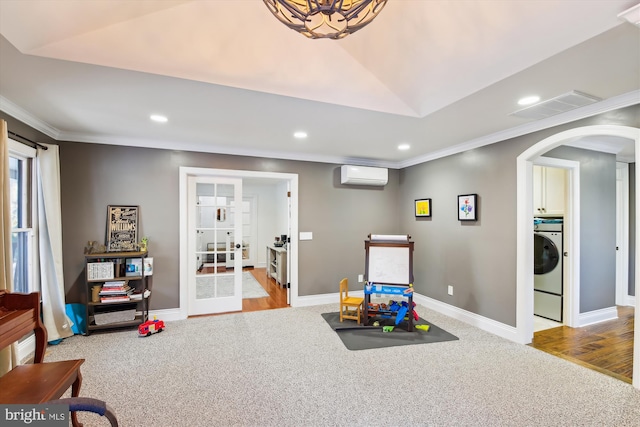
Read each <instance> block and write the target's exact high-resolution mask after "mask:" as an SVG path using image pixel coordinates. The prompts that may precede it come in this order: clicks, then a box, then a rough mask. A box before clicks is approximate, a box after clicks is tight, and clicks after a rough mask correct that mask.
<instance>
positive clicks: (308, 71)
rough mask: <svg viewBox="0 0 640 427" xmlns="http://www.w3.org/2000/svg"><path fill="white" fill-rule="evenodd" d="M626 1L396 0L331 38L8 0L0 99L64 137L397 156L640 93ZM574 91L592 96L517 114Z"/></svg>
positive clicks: (637, 51)
mask: <svg viewBox="0 0 640 427" xmlns="http://www.w3.org/2000/svg"><path fill="white" fill-rule="evenodd" d="M636 3H637V1H628V0H602V1H600V0H587V1H553V2H552V1H536V0H521V1H503V0H480V1H465V0H458V1H440V0H431V1H423V0H389V2H388V3H387V5H386V6H385V8H384V9H383V10H382V12H381V13H380V15H379V16H378V17H377V18H376V19H375V20H374V21H373V22H372V23H371V24H370V25H369V26H367V27H365V28H364V29H362V30H360V31H359V32H357V33H355V34H352V35H350V36H348V37H346V38H345V39H342V40H339V41H335V40H310V39H307V38H305V37H303V36H301V35H299V34H297V33H295V32H294V31H292V30H289V29H288V28H286V27H285V26H284V25H282V24H281V23H280V22H279V21H278V20H276V18H275V17H274V16H273V15H271V13H270V12H269V10H268V9H267V7H266V6H265V5H264V4H263V3H262V2H261V1H257V0H256V1H237V0H211V1H207V0H195V1H190V0H175V1H171V0H166V1H150V0H149V1H147V0H137V1H130V0H100V1H97V0H85V1H82V2H78V1H75V0H56V1H49V0H30V1H18V0H16V1H14V0H2V1H0V34H1V35H2V37H0V109H2V110H3V111H5V112H6V113H8V114H10V115H12V116H14V117H16V118H19V119H21V120H23V121H25V122H27V124H30V125H31V126H33V127H35V128H36V129H38V130H40V131H43V132H44V133H46V134H47V135H49V136H51V137H53V138H56V139H58V140H67V141H80V142H89V143H91V142H95V143H107V144H120V145H134V146H152V147H159V148H170V149H177V150H180V149H184V150H197V151H209V152H220V153H232V154H242V155H256V156H264V157H279V158H290V159H300V160H318V161H328V162H335V163H360V164H372V165H381V166H388V167H402V166H407V165H410V164H415V163H418V162H421V161H424V160H428V159H430V158H435V157H438V156H441V155H444V154H447V153H452V152H456V151H461V150H463V149H466V148H472V147H475V146H481V145H485V144H489V143H493V142H497V141H499V140H503V139H505V138H508V137H512V136H517V135H521V134H524V133H528V132H531V131H534V130H537V129H541V128H545V127H549V126H552V125H554V124H558V123H564V122H566V121H568V120H571V119H575V118H580V117H585V116H588V115H590V114H596V113H598V112H603V111H608V110H611V109H613V108H619V107H623V106H627V105H632V104H635V103H638V102H640V95H639V93H640V92H639V91H640V77H639V76H640V28H638V27H636V26H634V25H632V24H630V23H628V22H626V21H624V20H623V19H621V18H620V17H618V14H619V13H621V12H623V11H625V10H627V9H629V8H630V7H632V6H634V5H635V4H636ZM573 90H576V91H580V92H584V93H586V94H589V95H592V96H594V97H597V98H599V99H601V100H602V101H600V102H597V103H595V104H592V105H590V106H587V107H582V108H579V109H576V110H573V111H569V112H567V113H563V114H560V115H557V116H552V117H550V118H547V119H542V120H537V121H536V120H532V119H525V118H519V117H514V116H510V115H509V114H510V113H512V112H514V111H516V110H518V109H520V108H522V107H520V106H518V105H517V101H518V99H519V98H521V97H523V96H526V95H531V94H536V95H539V96H540V97H541V98H542V100H546V99H550V98H554V97H556V96H559V95H561V94H564V93H567V92H570V91H573ZM150 114H162V115H164V116H166V117H168V121H167V122H166V123H155V122H152V121H150V120H149V115H150ZM295 131H305V132H306V133H307V134H308V137H307V138H306V139H303V140H298V139H295V138H294V137H293V133H294V132H295ZM401 143H406V144H409V145H410V146H411V148H410V149H409V150H405V151H401V150H398V148H397V147H398V145H399V144H401Z"/></svg>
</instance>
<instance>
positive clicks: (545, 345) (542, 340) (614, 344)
mask: <svg viewBox="0 0 640 427" xmlns="http://www.w3.org/2000/svg"><path fill="white" fill-rule="evenodd" d="M633 314H634V308H633V307H618V319H616V320H611V321H608V322H602V323H598V324H595V325H591V326H585V327H583V328H570V327H568V326H560V327H557V328H552V329H547V330H544V331H540V332H536V333H534V335H533V342H532V343H531V344H530V346H532V347H534V348H537V349H538V350H542V351H545V352H547V353H550V354H553V355H555V356H558V357H561V358H563V359H566V360H569V361H571V362H574V363H577V364H579V365H582V366H584V367H587V368H590V369H594V370H596V371H599V372H602V373H603V374H606V375H609V376H612V377H615V378H618V379H619V380H621V381H625V382H628V383H631V379H632V375H633V329H634V325H633V322H634V316H633Z"/></svg>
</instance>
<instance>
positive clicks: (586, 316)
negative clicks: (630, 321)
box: [577, 306, 618, 327]
mask: <svg viewBox="0 0 640 427" xmlns="http://www.w3.org/2000/svg"><path fill="white" fill-rule="evenodd" d="M617 318H618V309H617V308H616V307H615V306H613V307H607V308H601V309H600V310H593V311H588V312H586V313H580V314H579V315H578V326H577V327H582V326H587V325H593V324H594V323H600V322H606V321H607V320H615V319H617Z"/></svg>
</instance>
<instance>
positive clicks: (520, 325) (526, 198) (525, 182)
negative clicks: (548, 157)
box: [516, 125, 640, 389]
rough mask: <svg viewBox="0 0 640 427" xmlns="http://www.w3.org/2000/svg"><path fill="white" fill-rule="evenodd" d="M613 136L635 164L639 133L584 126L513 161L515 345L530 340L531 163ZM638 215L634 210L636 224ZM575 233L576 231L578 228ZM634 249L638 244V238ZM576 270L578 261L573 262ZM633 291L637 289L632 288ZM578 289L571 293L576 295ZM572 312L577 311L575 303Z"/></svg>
mask: <svg viewBox="0 0 640 427" xmlns="http://www.w3.org/2000/svg"><path fill="white" fill-rule="evenodd" d="M594 135H596V136H616V137H621V138H627V139H630V140H633V141H635V161H636V164H638V159H639V158H640V129H637V128H632V127H627V126H611V125H600V126H585V127H580V128H575V129H571V130H568V131H564V132H560V133H558V134H556V135H553V136H550V137H548V138H546V139H544V140H542V141H540V142H538V143H537V144H535V145H533V146H532V147H530V148H529V149H527V150H526V151H525V152H523V153H522V154H521V155H520V156H518V158H517V160H516V168H517V172H516V176H517V232H516V234H517V248H518V254H517V267H516V271H517V273H516V329H517V334H518V338H519V341H521V342H522V343H523V344H527V343H530V342H531V339H532V337H533V274H532V272H533V224H532V221H531V220H530V219H531V214H530V213H531V212H532V211H533V206H532V200H533V194H532V191H533V161H534V160H535V159H536V158H537V157H539V156H540V155H542V154H544V153H546V152H547V151H549V150H551V149H553V148H555V147H558V146H560V145H563V144H565V143H567V142H569V141H573V140H575V139H577V138H582V137H586V136H594ZM639 182H640V179H639V177H638V175H637V174H636V200H637V197H638V192H639V190H638V183H639ZM639 219H640V214H639V212H638V210H636V218H635V220H636V223H638V221H639ZM578 229H579V228H578ZM573 234H574V236H573V241H574V242H575V243H576V246H577V244H578V243H579V236H578V233H577V230H575V231H574V233H573ZM635 238H636V247H638V244H639V243H640V238H639V237H638V235H636V236H635ZM638 260H640V254H639V253H638V251H637V250H636V254H635V263H636V265H638ZM576 264H577V265H576V266H574V268H575V269H576V270H578V269H579V259H578V260H576ZM635 282H636V283H640V272H639V271H638V269H636V277H635ZM576 286H579V283H577V284H576ZM636 289H637V288H636ZM578 292H579V288H576V290H575V293H576V294H578ZM574 303H575V304H576V310H579V306H578V305H577V304H578V302H577V301H575V302H574ZM639 310H640V298H636V307H635V314H636V315H635V336H634V359H633V365H634V366H633V386H634V387H636V388H639V389H640V316H638V313H639Z"/></svg>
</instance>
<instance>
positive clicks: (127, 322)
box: [84, 252, 150, 335]
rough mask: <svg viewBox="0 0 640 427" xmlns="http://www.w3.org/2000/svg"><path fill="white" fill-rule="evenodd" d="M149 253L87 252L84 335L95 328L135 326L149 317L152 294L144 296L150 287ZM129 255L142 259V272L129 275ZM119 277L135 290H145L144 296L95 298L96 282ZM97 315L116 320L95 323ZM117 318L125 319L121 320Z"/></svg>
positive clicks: (99, 282) (109, 280)
mask: <svg viewBox="0 0 640 427" xmlns="http://www.w3.org/2000/svg"><path fill="white" fill-rule="evenodd" d="M147 256H148V254H147V252H108V253H96V254H88V255H85V283H86V284H85V289H84V291H85V301H84V302H85V307H86V320H87V329H86V331H84V334H85V335H89V334H90V333H91V331H96V330H105V329H115V328H126V327H134V326H138V325H140V324H142V323H144V322H146V321H147V320H149V297H145V294H146V293H147V291H150V289H149V276H145V274H144V265H145V259H146V258H147ZM128 259H139V260H140V263H139V264H140V270H139V273H138V272H135V273H133V274H135V275H127V272H126V261H127V260H128ZM116 281H125V282H126V283H127V284H128V285H129V287H131V288H132V289H134V291H136V292H137V293H140V294H142V298H141V299H136V300H127V301H117V302H95V301H93V300H92V288H93V286H96V285H98V286H99V285H104V284H105V283H109V282H116ZM131 314H132V316H131ZM96 316H98V318H102V319H105V318H107V319H108V318H111V319H113V321H107V322H105V323H101V322H98V323H96ZM130 317H131V318H130ZM118 318H122V319H123V320H118Z"/></svg>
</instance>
